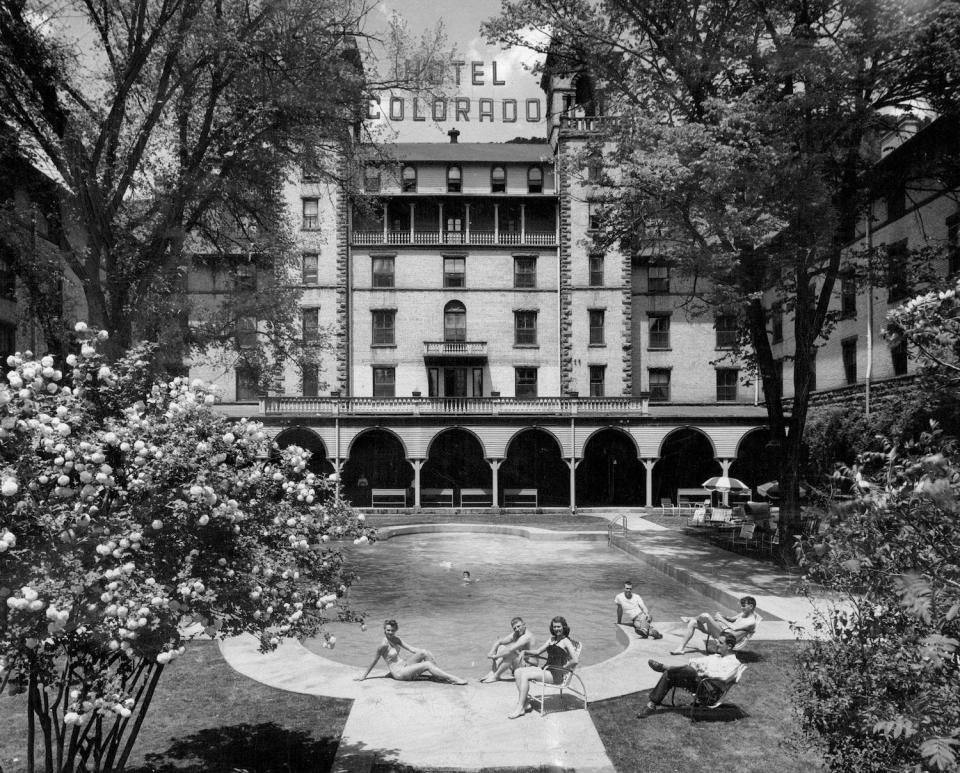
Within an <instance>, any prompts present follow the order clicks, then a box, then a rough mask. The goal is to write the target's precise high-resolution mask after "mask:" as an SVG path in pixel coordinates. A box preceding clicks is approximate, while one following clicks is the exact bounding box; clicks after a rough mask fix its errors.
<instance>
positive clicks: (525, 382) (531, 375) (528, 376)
mask: <svg viewBox="0 0 960 773" xmlns="http://www.w3.org/2000/svg"><path fill="white" fill-rule="evenodd" d="M514 380H515V386H514V394H516V396H517V397H527V398H529V397H536V396H537V369H536V368H514Z"/></svg>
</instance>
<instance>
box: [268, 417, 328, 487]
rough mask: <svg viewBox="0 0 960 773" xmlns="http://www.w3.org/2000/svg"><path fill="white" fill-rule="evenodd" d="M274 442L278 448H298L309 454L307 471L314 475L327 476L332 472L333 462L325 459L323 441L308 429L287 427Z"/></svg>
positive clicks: (325, 451) (325, 447)
mask: <svg viewBox="0 0 960 773" xmlns="http://www.w3.org/2000/svg"><path fill="white" fill-rule="evenodd" d="M274 442H275V443H276V444H277V447H278V448H287V447H288V446H300V448H302V449H304V450H305V451H309V452H310V459H309V460H308V461H307V469H308V470H310V472H312V473H314V474H315V475H329V474H330V473H332V472H333V470H334V467H333V462H331V461H330V460H329V459H328V458H327V446H326V444H325V443H324V442H323V439H322V438H321V437H320V436H319V435H318V434H317V433H316V432H314V431H313V430H312V429H309V428H308V427H301V426H296V427H288V428H286V429H284V430H283V431H281V432H280V433H279V434H278V435H277V436H276V437H275V438H274Z"/></svg>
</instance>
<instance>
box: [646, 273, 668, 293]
mask: <svg viewBox="0 0 960 773" xmlns="http://www.w3.org/2000/svg"><path fill="white" fill-rule="evenodd" d="M647 292H648V293H652V294H654V295H665V294H667V293H669V292H670V267H669V266H647Z"/></svg>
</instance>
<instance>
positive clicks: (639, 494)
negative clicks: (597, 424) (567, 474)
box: [576, 427, 646, 507]
mask: <svg viewBox="0 0 960 773" xmlns="http://www.w3.org/2000/svg"><path fill="white" fill-rule="evenodd" d="M576 476H577V504H578V505H582V506H585V507H590V506H609V505H624V506H635V507H637V506H640V505H643V503H644V492H645V488H646V470H645V469H644V467H643V464H642V463H641V462H640V460H639V459H638V458H637V445H636V441H635V440H634V439H633V436H632V435H630V433H628V432H626V431H624V430H622V429H620V428H619V427H601V428H599V429H597V430H595V431H594V432H593V433H591V435H590V436H589V437H588V438H587V440H586V442H585V443H584V445H583V460H582V461H581V462H580V464H579V465H578V466H577V472H576Z"/></svg>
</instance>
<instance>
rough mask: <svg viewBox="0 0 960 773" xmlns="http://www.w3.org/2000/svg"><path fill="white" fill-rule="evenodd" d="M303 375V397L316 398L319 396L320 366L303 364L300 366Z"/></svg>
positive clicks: (309, 363) (308, 363) (312, 363)
mask: <svg viewBox="0 0 960 773" xmlns="http://www.w3.org/2000/svg"><path fill="white" fill-rule="evenodd" d="M300 371H301V373H302V374H303V396H304V397H318V396H319V395H320V366H319V365H317V364H316V363H315V362H305V363H303V364H302V365H301V366H300Z"/></svg>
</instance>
